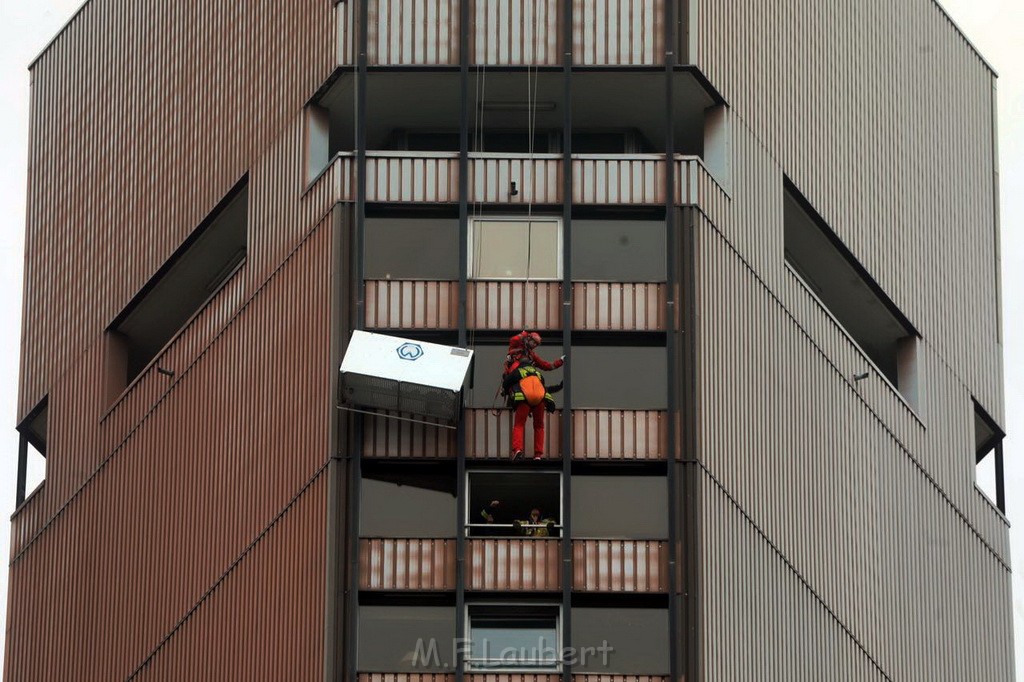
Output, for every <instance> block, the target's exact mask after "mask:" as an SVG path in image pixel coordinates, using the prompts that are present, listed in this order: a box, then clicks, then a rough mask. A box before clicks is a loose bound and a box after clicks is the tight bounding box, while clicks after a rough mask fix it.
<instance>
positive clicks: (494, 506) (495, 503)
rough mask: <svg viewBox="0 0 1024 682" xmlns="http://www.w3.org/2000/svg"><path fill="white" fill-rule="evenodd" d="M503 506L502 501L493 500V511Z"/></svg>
mask: <svg viewBox="0 0 1024 682" xmlns="http://www.w3.org/2000/svg"><path fill="white" fill-rule="evenodd" d="M500 504H501V500H491V509H495V508H497V507H498V506H499V505H500Z"/></svg>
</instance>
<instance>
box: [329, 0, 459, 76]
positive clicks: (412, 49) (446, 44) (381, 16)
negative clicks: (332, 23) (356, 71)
mask: <svg viewBox="0 0 1024 682" xmlns="http://www.w3.org/2000/svg"><path fill="white" fill-rule="evenodd" d="M348 4H354V3H348ZM369 12H370V15H369V19H370V21H369V26H370V34H369V36H368V41H367V43H368V44H367V55H366V56H367V60H368V62H369V63H370V64H371V65H380V66H384V65H397V64H400V65H408V66H412V65H437V64H458V63H459V41H458V36H459V2H458V0H371V2H370V9H369Z"/></svg>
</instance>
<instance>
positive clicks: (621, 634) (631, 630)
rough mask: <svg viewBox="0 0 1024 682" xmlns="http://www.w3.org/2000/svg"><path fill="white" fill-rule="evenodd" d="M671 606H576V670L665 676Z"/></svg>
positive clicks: (573, 628)
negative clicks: (669, 607)
mask: <svg viewBox="0 0 1024 682" xmlns="http://www.w3.org/2000/svg"><path fill="white" fill-rule="evenodd" d="M669 645H670V643H669V637H668V609H644V608H640V609H637V608H579V607H577V608H573V610H572V649H573V652H574V654H575V656H576V661H575V665H574V666H573V671H574V672H580V673H623V674H627V675H666V674H668V673H669V672H670V671H669V661H668V650H669Z"/></svg>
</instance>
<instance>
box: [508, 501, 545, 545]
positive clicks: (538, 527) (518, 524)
mask: <svg viewBox="0 0 1024 682" xmlns="http://www.w3.org/2000/svg"><path fill="white" fill-rule="evenodd" d="M554 526H555V520H554V519H551V518H546V519H545V518H541V513H540V509H537V508H534V509H531V510H530V518H529V519H527V520H525V521H513V522H512V527H513V528H515V530H516V534H517V535H525V536H527V537H532V538H547V537H551V531H552V529H553V528H554Z"/></svg>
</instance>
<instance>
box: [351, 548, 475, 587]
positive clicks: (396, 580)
mask: <svg viewBox="0 0 1024 682" xmlns="http://www.w3.org/2000/svg"><path fill="white" fill-rule="evenodd" d="M359 587H360V589H363V590H419V591H437V590H454V589H455V541H454V540H448V539H429V538H415V539H401V538H398V539H396V538H360V540H359Z"/></svg>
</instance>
